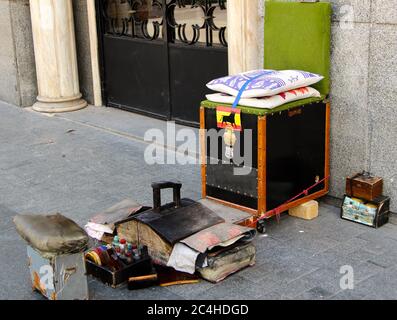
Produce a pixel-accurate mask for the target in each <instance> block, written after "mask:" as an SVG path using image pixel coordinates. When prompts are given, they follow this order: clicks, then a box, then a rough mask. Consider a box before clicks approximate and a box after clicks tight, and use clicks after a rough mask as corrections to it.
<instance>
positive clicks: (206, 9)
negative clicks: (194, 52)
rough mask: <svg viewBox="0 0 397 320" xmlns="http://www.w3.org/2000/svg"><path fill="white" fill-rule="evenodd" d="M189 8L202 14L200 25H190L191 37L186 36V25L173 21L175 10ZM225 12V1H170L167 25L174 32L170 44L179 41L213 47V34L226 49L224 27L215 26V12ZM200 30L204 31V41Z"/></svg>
mask: <svg viewBox="0 0 397 320" xmlns="http://www.w3.org/2000/svg"><path fill="white" fill-rule="evenodd" d="M188 6H190V8H191V9H197V8H199V9H201V10H202V13H203V17H202V19H203V21H202V24H200V25H199V24H197V23H196V24H191V26H190V28H191V36H190V38H189V37H188V36H187V34H186V31H187V28H188V25H187V23H178V21H176V19H175V10H176V9H178V8H179V9H182V8H186V7H188ZM217 9H218V10H226V0H171V1H170V2H169V3H168V4H167V25H168V26H169V27H170V28H171V30H174V35H173V37H171V42H175V41H180V42H182V43H185V44H188V45H194V44H196V43H198V42H204V43H206V45H207V46H212V45H214V40H213V36H214V33H218V38H219V43H220V44H221V45H222V46H225V47H227V45H228V44H227V40H226V26H222V27H218V26H217V25H216V24H215V19H216V17H215V15H214V13H215V11H216V10H217ZM201 30H203V31H204V30H205V39H200V38H201V36H202V34H203V33H202V32H201Z"/></svg>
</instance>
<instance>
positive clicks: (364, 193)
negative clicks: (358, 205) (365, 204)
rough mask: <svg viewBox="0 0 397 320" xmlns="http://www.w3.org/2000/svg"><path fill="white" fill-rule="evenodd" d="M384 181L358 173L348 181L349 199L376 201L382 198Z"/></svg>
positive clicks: (347, 191)
mask: <svg viewBox="0 0 397 320" xmlns="http://www.w3.org/2000/svg"><path fill="white" fill-rule="evenodd" d="M382 193H383V179H382V178H378V177H371V176H370V175H366V174H362V173H358V174H356V175H354V176H352V177H348V178H347V179H346V194H347V195H348V196H349V197H354V198H360V199H364V200H367V201H374V200H375V199H377V198H379V197H380V196H382Z"/></svg>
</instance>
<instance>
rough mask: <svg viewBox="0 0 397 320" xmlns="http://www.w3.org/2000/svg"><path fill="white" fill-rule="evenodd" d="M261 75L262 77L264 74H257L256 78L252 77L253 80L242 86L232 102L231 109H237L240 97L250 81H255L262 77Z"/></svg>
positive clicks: (250, 80)
mask: <svg viewBox="0 0 397 320" xmlns="http://www.w3.org/2000/svg"><path fill="white" fill-rule="evenodd" d="M263 75H264V73H261V74H258V75H257V76H255V77H253V78H251V79H249V80H247V81H246V82H245V83H244V85H243V86H242V87H241V89H240V91H239V92H238V94H237V97H236V100H234V103H233V106H232V108H233V109H235V108H237V106H238V104H239V102H240V100H241V96H242V95H243V93H244V91H245V89H247V87H248V85H249V84H250V83H251V82H252V81H254V80H256V79H258V78H260V77H262V76H263Z"/></svg>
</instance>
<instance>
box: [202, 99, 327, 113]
mask: <svg viewBox="0 0 397 320" xmlns="http://www.w3.org/2000/svg"><path fill="white" fill-rule="evenodd" d="M324 99H325V96H322V97H321V98H307V99H302V100H298V101H292V102H289V103H286V104H283V105H281V106H279V107H277V108H274V109H260V108H253V107H244V106H238V109H240V110H241V112H243V113H249V114H254V115H257V116H265V115H269V114H272V113H276V112H280V111H284V110H289V109H292V108H296V107H300V106H303V105H305V104H310V103H314V102H319V101H322V100H324ZM201 106H202V107H204V108H208V109H215V108H217V107H231V105H230V104H225V103H219V102H212V101H208V100H206V101H203V102H201Z"/></svg>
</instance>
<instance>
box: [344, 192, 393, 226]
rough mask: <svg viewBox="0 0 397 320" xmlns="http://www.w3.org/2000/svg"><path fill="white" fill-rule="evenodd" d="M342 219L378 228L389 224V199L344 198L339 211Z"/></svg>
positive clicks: (382, 197)
mask: <svg viewBox="0 0 397 320" xmlns="http://www.w3.org/2000/svg"><path fill="white" fill-rule="evenodd" d="M341 217H342V219H345V220H349V221H353V222H357V223H361V224H364V225H367V226H370V227H373V228H376V229H377V228H380V227H381V226H383V225H385V224H386V223H388V222H389V217H390V198H388V197H384V196H381V197H379V198H377V199H375V200H373V201H369V202H367V201H365V200H362V199H358V198H351V197H349V196H345V198H344V200H343V205H342V211H341Z"/></svg>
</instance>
